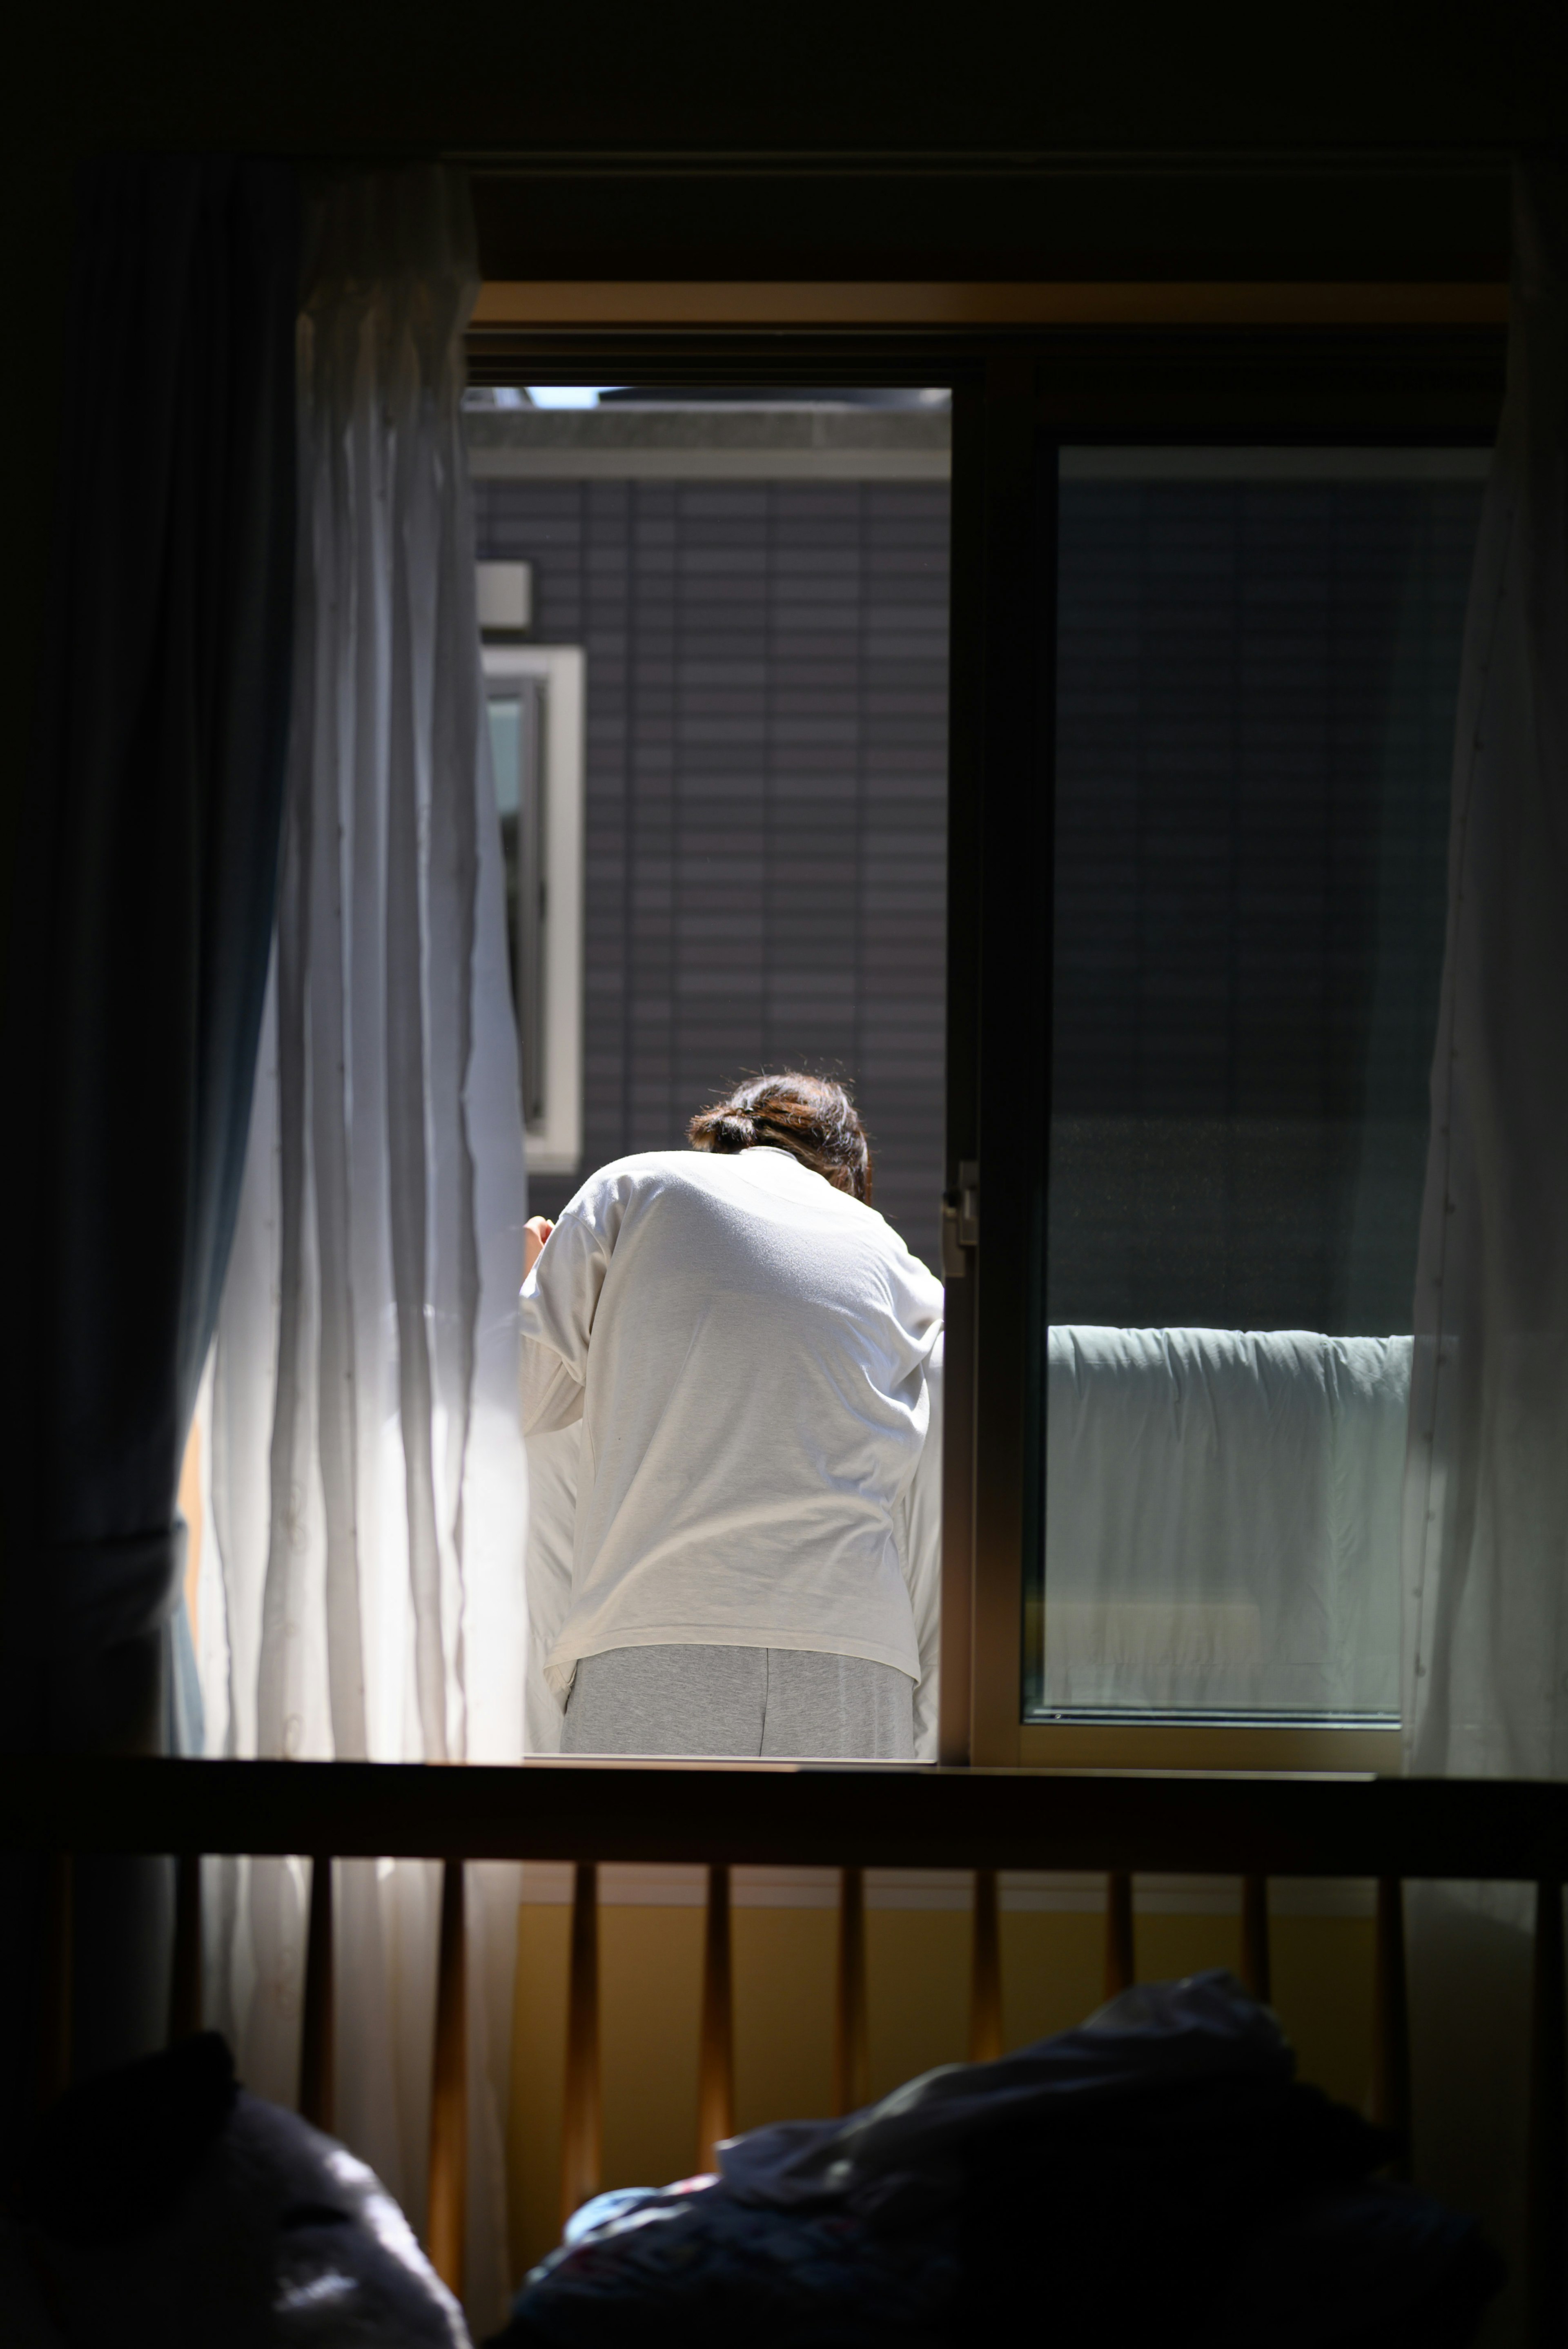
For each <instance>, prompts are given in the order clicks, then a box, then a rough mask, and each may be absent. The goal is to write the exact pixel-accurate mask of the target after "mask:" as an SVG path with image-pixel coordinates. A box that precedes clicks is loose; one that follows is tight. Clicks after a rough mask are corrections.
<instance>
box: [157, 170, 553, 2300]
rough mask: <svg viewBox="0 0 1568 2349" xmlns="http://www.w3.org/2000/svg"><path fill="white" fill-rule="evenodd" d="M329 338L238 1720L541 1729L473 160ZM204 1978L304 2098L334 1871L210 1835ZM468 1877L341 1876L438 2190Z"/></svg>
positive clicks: (250, 1232)
mask: <svg viewBox="0 0 1568 2349" xmlns="http://www.w3.org/2000/svg"><path fill="white" fill-rule="evenodd" d="M309 238H310V246H311V253H312V259H311V262H310V264H309V269H310V274H309V279H308V290H307V293H306V296H305V300H304V309H303V313H302V316H301V321H300V331H299V347H298V397H299V423H298V432H299V449H300V465H299V481H300V504H299V548H300V562H299V574H298V585H297V594H296V611H297V636H296V647H295V690H294V730H293V739H292V743H291V748H290V755H289V768H288V785H287V804H286V811H285V817H284V844H283V864H282V879H281V884H280V890H279V900H278V921H277V942H276V954H275V961H274V968H273V984H272V988H271V991H270V993H269V997H268V1003H267V1011H266V1019H265V1022H264V1028H263V1050H262V1055H261V1062H260V1066H259V1070H258V1077H257V1086H256V1099H255V1107H254V1112H253V1120H252V1127H251V1143H250V1150H249V1154H248V1157H247V1161H246V1165H245V1174H244V1186H243V1191H242V1201H241V1207H240V1214H239V1220H238V1227H237V1233H236V1241H235V1247H234V1250H233V1256H232V1268H231V1274H230V1278H229V1281H228V1285H227V1287H226V1288H225V1291H224V1296H223V1299H222V1309H221V1312H220V1316H219V1325H218V1334H217V1343H216V1346H215V1349H214V1353H213V1366H212V1373H211V1392H210V1398H209V1404H208V1424H209V1428H210V1433H211V1447H210V1478H209V1482H210V1490H211V1535H212V1538H211V1541H210V1542H209V1543H208V1544H207V1545H206V1546H205V1549H204V1557H203V1572H202V1587H201V1604H200V1609H199V1613H200V1645H201V1681H202V1692H203V1699H204V1705H205V1711H206V1717H207V1728H208V1750H209V1752H212V1753H228V1754H238V1755H249V1754H262V1755H272V1756H293V1755H303V1756H322V1757H325V1756H336V1757H339V1758H345V1759H349V1758H360V1757H368V1758H371V1759H374V1760H382V1761H394V1760H417V1761H429V1762H445V1761H459V1762H460V1761H511V1760H516V1759H519V1758H521V1753H522V1699H523V1681H524V1623H523V1592H522V1555H523V1547H524V1543H525V1539H526V1465H525V1462H524V1457H523V1449H522V1443H521V1433H520V1431H519V1426H518V1413H517V1323H516V1312H517V1291H518V1286H519V1281H520V1278H521V1244H522V1243H521V1231H522V1224H523V1220H524V1217H525V1215H526V1211H527V1210H526V1195H525V1182H524V1173H523V1145H522V1129H521V1116H520V1111H519V1102H518V1086H517V1047H516V1029H515V1022H514V1017H513V1012H512V1008H511V992H510V983H509V979H508V974H507V960H506V935H505V907H504V889H503V872H502V863H501V846H500V822H499V818H498V816H497V812H496V806H495V792H494V784H493V781H492V778H491V775H490V764H489V734H488V729H487V727H486V725H485V722H484V698H483V693H484V688H483V678H482V675H481V670H480V640H479V627H478V618H477V613H476V607H475V573H474V556H473V533H472V519H471V510H470V495H469V484H468V476H467V468H466V460H465V455H464V449H463V442H462V437H461V421H460V399H461V393H462V387H463V378H464V359H463V341H462V337H463V330H464V326H465V325H466V322H467V318H468V314H469V308H470V306H471V304H472V300H473V297H474V295H475V292H476V291H477V285H478V273H477V267H476V263H475V253H474V243H473V231H472V223H471V218H470V214H469V198H468V191H467V185H466V181H464V179H463V177H462V175H461V174H460V173H456V172H450V171H443V170H439V169H433V168H432V169H418V170H412V171H399V172H387V173H376V174H365V175H358V176H356V177H353V178H346V179H342V180H338V181H335V182H334V183H332V184H329V185H328V186H327V187H326V188H325V190H324V191H323V192H322V194H321V195H320V197H319V200H318V201H317V202H316V203H315V208H314V211H313V213H312V216H311V220H310V223H309ZM211 1874H212V1889H213V1893H214V1901H215V1910H214V1913H215V1918H216V1921H217V1925H218V1930H217V1932H216V1933H215V1935H214V1936H213V1937H212V1940H213V1952H214V1954H213V1971H212V1979H211V1984H210V2012H211V2013H212V2014H213V2015H214V2016H215V2017H217V2018H219V2019H221V2020H222V2023H224V2026H225V2027H226V2028H227V2029H228V2030H229V2032H230V2033H231V2036H232V2039H233V2042H234V2044H235V2046H236V2049H237V2051H238V2054H239V2058H240V2064H241V2068H242V2072H243V2073H244V2075H245V2076H246V2078H247V2079H248V2080H249V2081H250V2082H251V2084H252V2085H253V2086H255V2087H257V2088H258V2089H260V2090H261V2091H262V2092H263V2093H265V2094H268V2095H275V2096H278V2097H280V2098H281V2099H282V2100H284V2101H285V2102H287V2101H292V2098H293V2095H294V2082H295V2078H296V2067H297V2053H298V2023H299V2013H298V1987H299V1982H300V1978H301V1970H302V1965H303V1942H304V1899H305V1894H306V1886H305V1882H304V1875H303V1872H302V1871H301V1870H299V1869H297V1868H294V1867H293V1866H292V1865H290V1864H287V1863H282V1862H253V1863H249V1864H244V1863H234V1862H228V1863H223V1864H222V1866H214V1868H213V1869H212V1871H211ZM438 1897H439V1886H438V1877H437V1871H436V1870H435V1869H434V1868H431V1867H428V1866H425V1865H422V1864H421V1865H410V1864H403V1863H399V1864H397V1865H396V1866H394V1865H393V1864H392V1863H390V1862H382V1863H374V1862H359V1861H356V1862H352V1863H349V1862H345V1863H340V1864H339V1866H338V1868H337V1871H336V1904H337V1949H338V1959H339V1982H340V2000H339V2011H338V2022H337V2049H338V2078H337V2105H336V2124H337V2127H338V2129H339V2131H340V2133H341V2134H342V2135H343V2136H344V2137H346V2139H347V2141H348V2142H349V2143H350V2144H351V2145H352V2146H353V2147H354V2148H355V2150H356V2152H357V2153H359V2154H360V2155H362V2156H363V2158H365V2159H366V2160H367V2161H369V2162H370V2163H371V2164H372V2165H373V2166H374V2167H375V2168H376V2169H377V2171H378V2172H379V2174H380V2175H381V2177H382V2178H384V2179H385V2180H386V2181H387V2184H388V2186H389V2187H390V2188H391V2189H392V2190H393V2191H394V2192H395V2193H397V2196H398V2198H399V2199H400V2200H401V2201H402V2202H403V2203H404V2205H405V2208H406V2209H407V2210H408V2212H409V2215H410V2217H411V2219H412V2220H413V2221H414V2223H415V2224H416V2226H418V2225H419V2224H420V2223H421V2220H422V2217H423V2211H424V2204H425V2164H426V2151H427V2136H428V2085H429V2055H430V2044H431V2028H432V2020H433V2013H432V1993H433V1982H434V1961H435V1935H436V1926H437V1908H438ZM516 1899H517V1884H516V1877H515V1871H513V1870H511V1869H508V1868H473V1869H470V1871H469V1916H470V1962H471V1967H472V1982H473V1992H472V1996H471V2001H470V2009H469V2016H470V2023H469V2037H470V2072H471V2079H470V2087H471V2095H470V2106H471V2112H472V2116H473V2140H472V2144H471V2147H470V2158H469V2179H470V2210H469V2275H468V2288H467V2292H466V2299H467V2303H468V2306H469V2313H470V2316H471V2317H472V2318H473V2319H474V2321H475V2323H477V2324H480V2325H482V2324H484V2323H490V2322H499V2321H500V2317H501V2314H502V2313H503V2311H504V2307H505V2302H506V2294H507V2292H508V2289H509V2286H510V2282H511V2278H510V2275H509V2272H508V2261H507V2255H506V2228H505V2198H504V2174H503V2173H504V2165H503V2162H502V2140H503V2133H504V2112H505V2095H506V2074H507V2062H508V2033H509V2025H510V2006H511V1951H512V1948H513V1942H514V1934H515V1914H516Z"/></svg>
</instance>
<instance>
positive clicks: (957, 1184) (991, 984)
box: [469, 284, 1506, 1772]
mask: <svg viewBox="0 0 1568 2349" xmlns="http://www.w3.org/2000/svg"><path fill="white" fill-rule="evenodd" d="M1071 290H1072V294H1073V299H1072V300H1070V301H1069V300H1066V299H1059V298H1053V299H1050V300H1047V298H1046V296H1047V295H1052V296H1053V297H1055V296H1060V295H1061V294H1062V289H1060V288H1057V289H1050V288H1039V287H1035V288H1025V289H1022V292H1023V294H1024V295H1027V296H1028V297H1029V298H1028V299H1022V298H1015V299H1013V300H1012V301H1011V306H1009V302H1008V300H1006V299H1003V298H1001V295H1011V296H1015V297H1016V296H1018V295H1019V289H1017V288H1012V289H1000V295H999V294H998V292H997V290H996V289H992V292H991V295H990V297H989V298H988V300H986V301H980V300H976V301H975V302H974V303H972V304H971V305H970V307H969V310H968V312H967V314H965V313H964V311H963V307H962V305H957V304H954V303H952V302H949V303H948V305H947V307H946V308H945V309H944V308H943V306H942V304H941V303H939V302H936V301H934V300H932V299H927V300H925V301H924V303H923V304H922V301H921V300H920V299H917V298H916V297H920V296H923V295H924V296H930V295H932V293H933V289H930V288H924V289H922V288H919V287H914V288H909V287H905V288H903V289H893V293H894V294H896V295H898V296H899V297H900V298H892V295H890V289H888V288H885V287H882V288H852V289H851V288H846V287H844V286H842V285H835V286H827V287H820V288H817V289H815V291H816V295H817V299H816V300H815V302H813V300H812V298H811V296H812V293H813V289H812V288H810V287H802V286H800V285H791V286H789V287H785V288H774V289H772V293H773V295H775V296H776V297H777V298H776V300H775V301H774V303H773V305H772V308H771V310H770V308H769V288H767V287H758V286H756V285H748V286H733V285H730V286H717V287H715V286H708V287H694V286H693V285H675V286H668V285H634V286H631V287H627V286H625V285H615V286H614V287H612V286H608V285H581V284H580V285H572V286H568V285H560V286H555V287H553V288H551V287H541V286H537V285H533V286H529V287H527V288H523V289H519V288H517V287H515V286H511V287H487V288H486V290H485V293H484V294H483V295H481V298H480V307H479V310H478V312H477V314H476V322H475V325H474V326H473V328H472V329H471V330H470V336H469V354H470V371H471V374H472V378H473V379H474V380H475V381H478V382H487V381H488V382H491V383H494V382H512V383H515V382H519V381H523V380H526V381H528V382H531V383H551V382H555V383H572V382H579V381H584V380H589V379H592V380H593V381H596V382H606V381H618V382H635V383H647V384H658V383H661V382H663V383H669V384H690V383H694V382H704V383H712V384H714V385H716V386H719V385H724V386H730V385H733V386H742V385H762V384H767V385H770V386H780V387H788V386H790V385H799V386H801V387H807V386H810V385H813V384H823V383H834V384H843V385H857V384H863V385H910V384H913V385H922V386H926V385H948V386H951V388H952V390H953V471H952V522H951V532H952V539H951V546H952V571H951V600H950V621H949V628H950V636H949V681H948V682H949V704H948V706H949V721H948V725H949V735H948V739H949V793H948V884H947V885H948V925H947V958H948V968H947V1023H946V1041H947V1068H946V1099H947V1108H946V1137H945V1152H944V1155H945V1176H944V1180H945V1193H944V1208H945V1212H944V1227H945V1229H946V1232H947V1235H948V1243H949V1245H948V1266H947V1268H948V1272H949V1279H948V1287H947V1392H948V1407H947V1412H946V1433H945V1451H944V1464H943V1465H944V1547H943V1601H942V1658H943V1667H942V1707H941V1724H940V1758H941V1759H942V1760H943V1761H944V1763H949V1764H964V1763H974V1764H983V1765H989V1766H998V1765H999V1766H1009V1765H1011V1766H1015V1767H1017V1766H1023V1767H1026V1768H1034V1769H1050V1768H1056V1769H1086V1768H1087V1769H1095V1770H1103V1769H1108V1768H1109V1769H1131V1770H1147V1769H1156V1770H1164V1769H1183V1770H1188V1769H1203V1770H1221V1771H1243V1772H1257V1771H1270V1770H1281V1771H1292V1772H1295V1771H1302V1770H1307V1771H1367V1770H1370V1771H1388V1770H1397V1769H1398V1766H1399V1736H1398V1732H1397V1731H1389V1730H1367V1729H1357V1728H1354V1727H1348V1728H1345V1729H1336V1728H1317V1727H1293V1726H1291V1725H1289V1724H1285V1723H1281V1724H1278V1725H1274V1724H1265V1723H1260V1724H1258V1725H1256V1726H1234V1727H1232V1726H1207V1725H1202V1724H1197V1723H1194V1724H1193V1725H1191V1726H1185V1725H1181V1724H1175V1723H1140V1722H1136V1721H1130V1722H1129V1723H1126V1724H1113V1723H1082V1724H1074V1723H1038V1724H1036V1723H1025V1722H1024V1721H1023V1720H1022V1718H1021V1714H1022V1697H1021V1691H1022V1624H1023V1592H1024V1581H1025V1559H1026V1557H1028V1556H1030V1555H1032V1554H1033V1550H1034V1546H1035V1545H1037V1543H1038V1542H1039V1541H1040V1540H1041V1539H1042V1538H1043V1532H1044V1525H1043V1509H1044V1493H1043V1446H1042V1445H1041V1444H1039V1443H1038V1442H1037V1440H1035V1435H1034V1433H1032V1431H1036V1430H1037V1428H1038V1427H1039V1425H1040V1423H1041V1417H1042V1412H1041V1402H1040V1398H1041V1394H1042V1382H1043V1375H1044V1337H1045V1330H1044V1323H1043V1318H1042V1315H1041V1313H1040V1311H1039V1309H1038V1307H1037V1300H1038V1299H1040V1297H1041V1293H1042V1289H1043V1262H1044V1247H1045V1235H1046V1212H1047V1197H1046V1192H1047V1164H1048V1152H1047V1143H1048V1133H1049V1102H1050V1051H1049V1038H1050V969H1051V955H1050V938H1051V910H1052V893H1051V858H1052V844H1053V834H1054V750H1055V739H1054V738H1055V638H1056V605H1055V595H1056V577H1055V548H1056V497H1057V461H1056V458H1057V449H1058V448H1060V447H1062V446H1064V445H1066V446H1074V445H1076V446H1102V447H1103V446H1109V445H1114V444H1116V443H1122V444H1124V445H1130V446H1143V447H1149V446H1157V447H1158V446H1173V445H1181V444H1187V445H1191V446H1202V445H1210V446H1243V445H1254V446H1257V445H1263V446H1271V445H1272V446H1286V445H1290V444H1292V443H1295V444H1297V445H1305V446H1334V445H1339V446H1355V447H1370V446H1377V445H1384V446H1390V447H1408V446H1419V445H1431V446H1463V445H1467V444H1472V445H1484V444H1486V443H1489V442H1490V441H1491V439H1492V437H1493V434H1494V431H1495V425H1496V418H1497V412H1498V409H1499V407H1500V405H1501V391H1502V366H1503V340H1504V337H1503V319H1504V317H1505V315H1506V305H1505V301H1504V299H1503V295H1502V289H1501V288H1500V287H1498V286H1495V285H1487V286H1483V287H1477V286H1474V285H1456V286H1448V287H1444V286H1440V285H1422V286H1420V287H1418V288H1412V287H1409V286H1405V287H1399V286H1392V287H1390V286H1381V287H1367V286H1360V287H1353V288H1348V289H1346V288H1338V289H1336V288H1331V287H1327V288H1326V287H1322V286H1315V287H1295V288H1281V287H1279V286H1264V287H1252V288H1236V287H1231V288H1226V289H1220V295H1221V296H1222V298H1217V297H1216V289H1214V288H1212V287H1191V288H1186V289H1181V288H1176V289H1172V288H1171V287H1169V286H1167V287H1162V288H1156V289H1153V293H1152V295H1150V289H1147V288H1136V287H1125V286H1123V287H1118V288H1112V289H1106V288H1099V289H1096V288H1087V289H1086V288H1082V287H1079V288H1076V289H1071ZM936 291H937V292H943V291H944V289H936ZM945 291H946V293H948V294H951V292H952V289H945ZM856 295H860V296H862V297H865V298H862V299H861V300H860V301H859V302H858V304H857V301H856V300H855V299H854V298H853V297H854V296H856ZM872 295H875V296H876V299H875V300H872V299H871V298H869V297H870V296H872ZM1180 295H1185V297H1186V298H1185V300H1182V299H1178V298H1174V297H1175V296H1180ZM857 309H858V311H859V313H860V315H858V316H857V315H856V312H857ZM977 314H978V315H977ZM901 318H902V319H905V320H907V322H908V323H901ZM934 321H936V323H934ZM948 321H952V322H953V323H947V322H948ZM966 321H967V322H966ZM1108 321H1109V323H1108Z"/></svg>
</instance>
